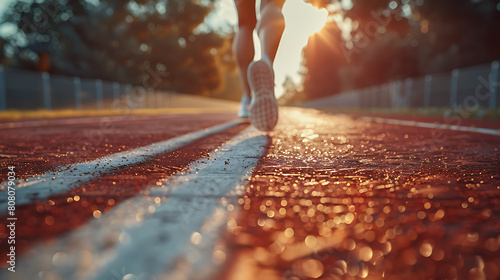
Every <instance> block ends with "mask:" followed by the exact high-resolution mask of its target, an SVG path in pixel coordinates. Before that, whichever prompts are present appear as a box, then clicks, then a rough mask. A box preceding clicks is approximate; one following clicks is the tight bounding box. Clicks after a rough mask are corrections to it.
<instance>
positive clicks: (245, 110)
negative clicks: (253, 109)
mask: <svg viewBox="0 0 500 280" xmlns="http://www.w3.org/2000/svg"><path fill="white" fill-rule="evenodd" d="M250 101H251V99H250V97H248V96H243V97H242V98H241V103H240V110H239V111H238V118H249V117H250V111H249V110H250Z"/></svg>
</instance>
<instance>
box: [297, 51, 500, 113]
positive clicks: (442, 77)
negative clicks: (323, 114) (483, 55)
mask: <svg viewBox="0 0 500 280" xmlns="http://www.w3.org/2000/svg"><path fill="white" fill-rule="evenodd" d="M499 65H500V64H499V62H498V61H493V62H492V63H488V64H482V65H478V66H474V67H468V68H462V69H455V70H453V71H451V72H445V73H437V74H433V75H427V76H424V77H417V78H408V79H405V80H397V81H393V82H390V83H387V84H382V85H377V86H372V87H368V88H362V89H356V90H351V91H347V92H343V93H340V94H336V95H334V96H330V97H326V98H321V99H317V100H313V101H309V102H306V103H303V104H301V105H300V107H313V108H393V109H403V108H430V107H433V108H454V109H460V108H465V109H468V110H470V109H480V108H481V109H490V110H496V109H499V108H500V102H499V101H498V98H497V95H498V91H499V87H500V82H499V81H500V78H499Z"/></svg>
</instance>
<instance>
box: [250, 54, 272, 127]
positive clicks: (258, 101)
mask: <svg viewBox="0 0 500 280" xmlns="http://www.w3.org/2000/svg"><path fill="white" fill-rule="evenodd" d="M248 83H249V84H250V88H251V89H252V101H251V102H250V122H251V123H252V125H253V126H255V127H256V128H257V129H259V130H262V131H271V130H273V128H274V127H275V126H276V123H277V122H278V101H276V97H275V96H274V72H273V68H272V65H271V62H270V61H269V59H267V58H266V57H264V58H263V59H261V60H258V61H253V62H252V63H250V65H249V66H248Z"/></svg>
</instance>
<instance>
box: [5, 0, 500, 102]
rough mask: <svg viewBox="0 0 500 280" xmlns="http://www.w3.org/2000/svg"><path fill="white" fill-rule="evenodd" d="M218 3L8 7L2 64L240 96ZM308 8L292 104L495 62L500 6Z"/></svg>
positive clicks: (78, 1)
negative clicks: (311, 18) (319, 20)
mask: <svg viewBox="0 0 500 280" xmlns="http://www.w3.org/2000/svg"><path fill="white" fill-rule="evenodd" d="M217 1H220V0H45V1H33V0H19V1H15V2H13V4H12V7H10V8H9V9H8V10H7V12H6V13H5V14H4V15H3V18H2V19H1V21H2V22H1V23H0V24H1V25H2V26H10V28H11V29H12V30H15V32H10V33H8V34H9V35H8V36H3V37H1V38H0V50H3V51H0V59H1V62H2V64H4V65H7V66H12V67H18V68H24V69H31V70H38V71H48V72H50V73H54V74H64V75H70V76H80V77H84V78H99V79H104V80H110V81H119V82H123V83H131V84H133V85H139V86H144V87H149V88H155V89H161V90H171V91H176V92H183V93H193V94H202V95H211V96H219V97H224V98H229V99H234V100H236V99H239V96H240V94H241V86H240V82H239V79H238V76H237V71H236V64H235V62H234V57H233V55H232V50H231V45H232V38H233V34H232V33H231V31H232V28H233V26H229V28H226V29H225V30H224V31H221V30H217V28H213V27H211V26H209V25H207V24H206V17H207V15H208V14H209V13H210V12H211V11H212V10H213V9H214V7H215V6H216V3H217ZM289 1H303V0H289ZM308 2H310V3H311V4H313V5H315V6H317V7H324V8H326V9H327V10H328V12H329V18H328V22H327V23H326V25H325V26H324V27H323V29H322V30H321V31H319V32H317V33H315V34H313V35H311V36H310V37H309V41H308V44H307V45H306V46H305V47H304V49H303V65H302V71H301V73H302V76H303V81H302V84H300V83H299V84H296V83H294V82H293V81H292V80H289V81H287V82H286V83H285V85H284V92H285V95H286V97H287V100H290V102H297V101H304V100H306V99H314V98H319V97H322V96H326V95H331V94H335V93H339V92H342V91H345V90H350V89H355V88H362V87H366V86H371V85H377V84H382V83H386V82H389V81H393V80H399V79H404V78H407V77H415V76H421V75H425V74H431V73H436V72H441V71H449V70H451V69H453V68H459V67H467V66H472V65H477V64H481V63H488V62H491V61H492V60H495V59H499V58H500V36H499V35H498V28H499V27H500V0H439V1H434V0H309V1H308ZM230 4H232V3H230ZM305 24H307V23H305ZM226 27H227V26H226ZM221 29H224V28H221Z"/></svg>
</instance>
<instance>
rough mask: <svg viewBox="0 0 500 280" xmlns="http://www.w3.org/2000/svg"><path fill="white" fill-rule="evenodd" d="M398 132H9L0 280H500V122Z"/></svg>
mask: <svg viewBox="0 0 500 280" xmlns="http://www.w3.org/2000/svg"><path fill="white" fill-rule="evenodd" d="M389 118H390V117H387V116H370V117H366V116H353V115H350V116H349V115H333V114H327V113H322V112H319V111H314V110H299V109H286V110H283V111H281V119H280V122H279V124H278V127H277V128H276V130H275V131H274V132H272V133H269V134H263V133H261V132H258V131H256V130H255V129H253V128H252V127H251V126H249V125H248V124H247V123H245V122H243V121H241V120H235V119H234V114H193V115H175V114H170V115H156V116H147V115H138V116H137V115H136V116H112V117H89V118H64V119H46V120H31V121H29V120H28V121H27V120H25V121H12V122H3V123H1V125H0V130H2V140H1V142H0V145H1V146H0V165H1V166H2V177H1V178H2V181H3V180H5V179H6V178H7V167H8V166H15V171H16V178H17V179H18V181H16V182H17V184H18V187H19V188H17V189H16V202H17V205H16V211H15V216H14V217H15V218H17V221H16V257H17V259H16V272H15V273H11V272H9V271H7V270H6V268H7V266H8V264H7V263H6V261H7V259H6V257H7V256H6V254H7V253H8V248H7V246H5V245H6V244H5V243H6V240H7V239H6V238H7V237H8V234H9V231H8V229H7V228H6V224H7V223H6V222H4V223H2V225H0V235H1V242H2V248H1V255H0V258H1V260H2V271H1V273H0V278H1V279H259V278H262V279H380V278H382V277H385V278H387V279H403V278H405V279H431V278H433V279H497V278H500V257H499V255H500V254H499V250H500V206H499V205H500V203H499V202H500V176H499V174H500V166H499V162H500V151H499V150H498V149H499V148H500V145H499V143H500V142H499V140H500V136H499V130H498V125H497V123H494V122H489V123H488V124H487V125H483V124H484V122H480V121H464V122H463V125H458V126H457V125H456V122H454V123H453V124H454V125H455V126H451V125H449V124H447V123H446V120H438V121H439V122H440V123H441V124H433V120H431V119H425V118H419V119H412V118H410V119H409V118H399V119H397V120H395V119H394V118H392V119H389ZM471 127H475V128H471ZM478 128H484V129H478ZM5 190H6V189H5V183H4V188H3V189H2V193H1V194H0V206H1V208H0V213H1V215H2V221H6V220H7V218H8V217H9V215H8V212H7V201H8V200H7V194H6V191H5Z"/></svg>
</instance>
